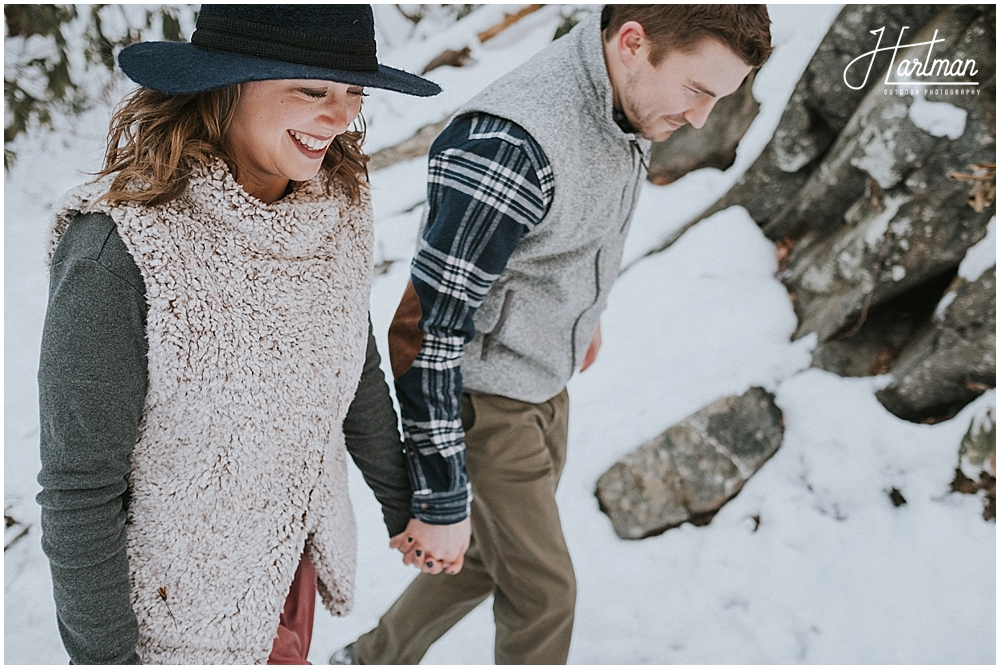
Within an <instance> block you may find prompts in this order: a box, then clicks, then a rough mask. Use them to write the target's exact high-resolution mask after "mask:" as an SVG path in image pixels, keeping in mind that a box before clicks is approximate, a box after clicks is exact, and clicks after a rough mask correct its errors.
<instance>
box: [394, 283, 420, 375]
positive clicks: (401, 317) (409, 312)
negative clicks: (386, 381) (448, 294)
mask: <svg viewBox="0 0 1000 669" xmlns="http://www.w3.org/2000/svg"><path fill="white" fill-rule="evenodd" d="M421 316H423V311H422V310H421V309H420V298H419V297H418V296H417V291H416V289H415V288H414V287H413V282H412V281H410V282H409V283H407V284H406V290H405V291H403V299H402V300H400V301H399V306H398V307H397V308H396V315H395V316H393V317H392V324H391V325H389V362H390V364H391V365H392V375H393V377H394V378H397V379H398V378H399V377H401V376H402V375H403V374H406V373H407V372H408V371H410V367H412V366H413V361H414V360H416V359H417V354H418V353H420V347H421V346H422V345H423V343H424V333H423V332H421V331H420V327H419V323H420V317H421Z"/></svg>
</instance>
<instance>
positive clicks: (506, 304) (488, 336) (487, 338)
mask: <svg viewBox="0 0 1000 669" xmlns="http://www.w3.org/2000/svg"><path fill="white" fill-rule="evenodd" d="M513 301H514V291H513V290H511V289H508V290H507V292H506V293H504V296H503V306H501V307H500V318H498V319H497V322H496V325H494V326H493V329H492V330H490V331H489V332H484V333H483V345H482V347H481V348H480V351H479V359H480V360H486V356H487V354H488V351H489V345H490V342H491V341H493V338H494V337H495V336H496V335H497V334H499V333H500V330H501V329H503V324H504V323H505V322H506V321H507V315H508V314H510V305H511V303H512V302H513Z"/></svg>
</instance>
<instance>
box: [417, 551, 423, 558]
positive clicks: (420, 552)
mask: <svg viewBox="0 0 1000 669" xmlns="http://www.w3.org/2000/svg"><path fill="white" fill-rule="evenodd" d="M423 554H424V552H423V551H422V550H419V549H418V550H417V557H420V556H421V555H423Z"/></svg>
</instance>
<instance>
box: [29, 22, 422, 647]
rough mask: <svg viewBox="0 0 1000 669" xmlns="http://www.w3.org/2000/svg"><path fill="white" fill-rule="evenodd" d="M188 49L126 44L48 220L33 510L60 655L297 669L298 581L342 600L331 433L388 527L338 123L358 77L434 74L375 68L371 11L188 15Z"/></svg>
mask: <svg viewBox="0 0 1000 669" xmlns="http://www.w3.org/2000/svg"><path fill="white" fill-rule="evenodd" d="M191 41H192V43H191V44H179V43H164V42H160V43H143V44H136V45H133V46H130V47H128V48H127V49H125V50H124V51H123V52H122V53H121V55H120V57H119V63H120V65H121V66H122V69H123V70H124V71H125V73H126V74H127V75H128V76H129V77H130V78H132V79H133V80H134V81H136V82H137V83H139V84H140V85H141V88H139V89H138V90H137V91H136V92H135V93H134V94H132V95H131V96H130V97H129V98H128V99H127V100H126V101H125V102H124V103H123V105H122V106H121V107H120V108H119V109H118V110H117V111H116V113H115V116H114V118H113V119H112V123H111V131H110V133H109V145H108V149H107V155H106V161H105V165H104V169H103V170H102V171H101V172H100V173H99V175H98V176H99V178H98V180H97V181H95V182H93V183H91V184H88V185H85V186H82V187H80V188H78V189H76V190H74V191H71V192H70V193H69V194H68V195H67V196H66V197H65V198H64V200H63V201H62V202H61V204H60V205H59V207H58V208H57V212H56V223H55V227H54V233H53V241H52V246H53V251H52V256H51V286H50V298H49V306H48V312H47V314H46V322H45V328H44V332H43V339H42V353H41V362H40V369H39V391H40V411H41V426H42V428H41V455H42V471H41V473H40V474H39V482H40V483H41V484H42V487H43V490H42V492H41V493H40V494H39V496H38V501H39V503H40V504H41V506H42V525H43V531H44V536H43V539H42V541H43V548H44V550H45V552H46V554H47V555H48V557H49V560H50V563H51V568H52V575H53V586H54V594H55V599H56V608H57V612H58V622H59V629H60V633H61V634H62V637H63V641H64V644H65V646H66V648H67V651H68V652H69V655H70V658H71V660H72V661H73V662H74V663H120V662H136V661H142V662H150V663H180V664H195V663H238V664H252V663H263V662H270V663H305V658H306V655H307V653H308V646H309V637H310V634H311V630H312V613H313V604H314V602H315V593H316V590H317V588H318V590H319V593H320V594H321V595H322V599H323V602H324V604H325V605H326V607H327V608H328V609H329V610H330V611H331V612H332V613H335V614H342V613H344V612H346V611H347V610H348V609H349V607H350V604H351V598H352V590H353V572H354V559H355V538H354V537H355V530H354V520H353V515H352V512H351V508H350V500H349V498H348V495H347V481H346V461H345V456H344V451H345V435H346V447H347V449H348V450H350V451H351V454H352V456H353V457H354V458H355V461H356V462H357V463H358V465H359V466H360V468H361V469H362V472H363V474H364V475H365V478H366V481H368V483H369V485H370V486H371V487H372V488H373V490H375V492H376V496H377V497H378V498H379V500H380V502H381V503H382V504H383V511H384V515H385V519H386V524H387V526H388V528H389V532H390V535H401V533H402V532H403V530H404V528H406V526H407V522H408V519H409V511H408V507H409V503H410V489H409V483H408V482H407V474H406V468H405V467H406V465H405V461H404V459H403V456H402V453H401V448H400V442H399V436H398V433H397V431H396V426H395V415H394V413H393V411H392V405H391V402H390V400H389V397H388V390H387V388H386V386H385V382H384V380H383V378H382V375H381V372H380V371H379V369H378V365H379V359H378V353H377V351H376V350H375V348H374V340H373V339H372V337H371V332H370V325H369V323H368V319H367V308H368V307H367V305H368V298H369V289H370V283H371V274H372V243H373V240H372V220H371V208H370V204H369V199H368V194H367V173H366V168H365V162H366V160H367V158H366V157H365V156H364V155H363V154H362V153H361V151H360V142H361V140H362V138H363V133H361V132H352V131H349V126H351V124H352V123H353V122H354V120H355V119H356V118H357V117H358V114H359V111H360V108H361V100H362V97H363V96H364V94H365V93H364V87H366V86H372V87H377V88H385V89H390V90H394V91H398V92H402V93H407V94H411V95H420V96H426V95H434V94H436V93H438V92H439V91H440V89H439V88H438V87H437V86H436V85H435V84H433V83H431V82H429V81H427V80H424V79H421V78H419V77H416V76H414V75H411V74H408V73H405V72H402V71H400V70H394V69H391V68H387V67H385V66H381V65H379V64H378V61H377V58H376V53H375V40H374V24H373V19H372V12H371V8H370V7H369V6H367V5H332V6H320V5H291V6H278V5H270V6H267V5H244V6H238V5H219V6H210V5H206V6H203V7H202V9H201V13H200V16H199V18H198V23H197V30H196V32H195V33H194V35H193V36H192V40H191ZM356 393H357V397H356V399H355V394H356ZM352 400H353V402H352ZM349 407H350V410H349ZM406 536H407V539H410V543H411V544H412V543H413V541H412V535H409V534H408V535H406Z"/></svg>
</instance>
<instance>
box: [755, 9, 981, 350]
mask: <svg viewBox="0 0 1000 669" xmlns="http://www.w3.org/2000/svg"><path fill="white" fill-rule="evenodd" d="M970 12H973V13H974V10H973V9H971V8H969V7H967V6H956V7H954V8H951V9H949V10H946V11H944V12H942V13H941V15H939V16H938V17H937V18H935V19H934V21H932V22H931V23H930V24H929V25H928V26H926V27H925V28H924V31H922V32H921V33H918V35H917V36H916V37H915V38H914V39H922V38H923V37H924V36H926V37H927V38H928V39H930V37H931V35H933V33H934V31H935V30H937V31H939V32H940V34H946V35H955V36H956V37H955V38H952V39H950V40H949V41H948V42H946V43H945V44H944V45H943V46H942V48H941V52H940V53H939V54H938V55H940V56H941V57H943V58H945V57H947V58H973V57H975V58H978V60H977V62H979V61H983V60H984V58H983V56H984V54H983V52H982V44H984V43H985V42H984V40H985V36H984V31H985V30H986V28H987V23H988V17H987V16H986V15H985V14H980V15H979V16H978V18H976V19H974V20H973V21H971V22H969V13H970ZM982 67H983V70H984V71H985V70H987V68H988V69H989V71H990V72H992V63H987V62H983V63H982ZM985 88H986V90H984V91H983V94H982V95H977V96H955V97H953V98H949V100H948V102H949V103H950V104H952V105H953V106H955V107H958V108H961V109H964V110H965V111H966V112H967V116H966V123H965V130H964V132H963V134H962V135H961V136H960V137H958V138H957V139H950V138H949V137H935V136H934V135H931V134H930V133H928V132H927V131H926V130H923V129H922V128H920V127H918V126H917V125H915V124H914V123H913V122H912V121H911V119H910V116H909V110H910V106H911V105H912V104H913V102H914V98H913V97H911V96H906V97H903V96H888V95H884V94H883V93H882V92H881V90H876V91H872V93H870V94H869V95H868V96H867V97H866V98H865V100H864V101H863V102H862V103H861V105H860V106H859V107H858V109H857V111H856V112H855V114H854V116H853V117H852V118H851V120H850V122H849V123H848V125H847V127H846V128H845V129H844V131H843V132H842V133H841V134H840V136H839V138H838V139H837V141H836V143H835V144H834V146H833V147H832V148H831V149H830V150H829V151H828V152H827V154H826V155H825V156H824V158H823V160H822V162H821V164H820V165H819V167H818V168H817V169H816V171H815V172H814V173H813V174H812V175H811V176H810V178H809V181H808V182H807V183H806V185H805V186H803V188H802V189H801V190H800V191H799V193H798V195H797V196H796V197H795V198H793V200H792V201H791V202H789V203H788V204H787V205H786V206H785V208H784V209H783V211H782V212H781V213H779V214H778V215H777V216H775V217H774V218H773V219H772V220H771V221H770V222H769V223H768V227H769V228H770V229H771V233H772V234H777V235H778V236H782V235H783V234H785V233H790V232H791V231H793V230H805V232H804V233H803V234H802V235H801V237H799V239H798V241H797V243H796V245H795V248H794V250H793V251H792V253H791V254H790V256H789V261H788V267H787V272H786V276H785V283H786V285H787V286H788V287H789V290H790V292H792V293H793V294H794V295H795V299H796V310H797V311H798V314H799V316H800V323H799V328H798V331H797V332H796V336H797V337H800V336H803V335H805V334H807V333H810V332H815V333H817V335H818V337H819V340H820V341H821V342H822V341H826V340H828V339H830V338H831V337H833V336H834V335H837V334H841V333H844V332H845V331H852V329H854V328H855V327H856V326H857V325H858V324H859V323H860V322H863V320H864V319H865V318H866V317H867V314H868V313H869V312H870V311H871V310H872V309H877V308H878V307H879V306H880V305H882V304H884V303H886V302H888V301H889V300H892V299H893V298H896V297H898V296H900V295H902V294H904V293H906V292H907V291H910V290H913V289H916V288H919V287H921V286H922V285H924V284H926V283H927V282H929V281H933V280H935V279H936V278H937V277H939V276H940V275H942V274H944V273H947V272H949V271H951V272H953V271H954V270H955V268H956V267H957V266H958V264H959V263H960V262H961V260H962V258H963V257H964V256H965V252H966V251H967V250H968V249H969V247H971V246H972V245H973V244H975V243H976V242H978V241H979V240H980V239H981V238H982V237H983V236H984V235H985V234H986V224H987V223H988V222H989V219H990V217H991V216H992V213H993V212H992V210H989V209H987V210H984V211H981V212H977V211H975V210H974V209H973V208H972V207H970V206H969V205H968V204H967V203H966V198H967V196H968V190H969V188H968V185H967V184H964V183H960V182H958V181H955V180H954V179H949V178H948V177H947V175H948V174H949V173H952V172H965V171H967V170H968V169H969V166H970V165H972V164H980V163H988V162H992V161H994V160H995V158H996V139H995V133H994V129H995V124H996V119H995V97H993V96H991V95H990V93H991V92H992V91H993V90H995V88H994V87H993V85H992V82H986V84H985Z"/></svg>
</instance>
